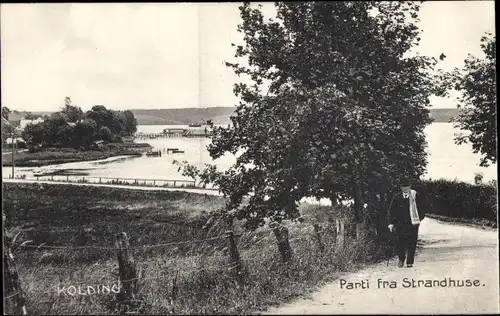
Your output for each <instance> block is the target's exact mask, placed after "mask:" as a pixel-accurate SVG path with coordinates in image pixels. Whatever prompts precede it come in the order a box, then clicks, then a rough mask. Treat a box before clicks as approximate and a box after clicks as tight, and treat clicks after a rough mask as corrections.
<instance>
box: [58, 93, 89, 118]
mask: <svg viewBox="0 0 500 316" xmlns="http://www.w3.org/2000/svg"><path fill="white" fill-rule="evenodd" d="M61 113H64V114H65V115H66V116H67V117H68V122H75V123H76V122H78V121H80V120H82V119H83V118H84V116H85V115H84V113H83V111H82V109H81V108H80V107H79V106H75V105H72V101H71V98H70V97H65V98H64V106H63V108H62V109H61Z"/></svg>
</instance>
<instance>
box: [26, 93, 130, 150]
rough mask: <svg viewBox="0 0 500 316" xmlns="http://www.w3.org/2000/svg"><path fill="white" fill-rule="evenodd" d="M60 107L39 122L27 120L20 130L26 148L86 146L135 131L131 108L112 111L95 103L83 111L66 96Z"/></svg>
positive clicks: (86, 147)
mask: <svg viewBox="0 0 500 316" xmlns="http://www.w3.org/2000/svg"><path fill="white" fill-rule="evenodd" d="M64 103H65V104H64V106H63V108H62V109H61V110H60V111H58V112H55V113H52V114H51V115H50V116H46V117H45V120H44V122H43V123H39V124H29V125H28V126H26V128H25V129H24V131H23V135H22V136H23V139H24V140H26V143H27V145H28V148H30V149H31V150H35V148H40V147H59V148H76V149H89V148H91V147H92V146H93V144H94V142H95V141H98V140H103V141H109V142H121V141H122V137H124V136H131V135H133V134H134V133H135V132H136V131H137V120H136V118H135V117H134V114H133V113H132V112H131V111H128V110H127V111H115V110H111V109H106V107H105V106H103V105H95V106H93V107H92V109H90V110H89V111H87V112H83V111H82V109H81V108H80V107H79V106H75V105H72V104H71V99H70V98H69V97H66V99H65V102H64Z"/></svg>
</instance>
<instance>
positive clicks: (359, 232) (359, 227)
mask: <svg viewBox="0 0 500 316" xmlns="http://www.w3.org/2000/svg"><path fill="white" fill-rule="evenodd" d="M364 233H365V225H364V223H356V240H360V239H361V238H362V237H363V235H364Z"/></svg>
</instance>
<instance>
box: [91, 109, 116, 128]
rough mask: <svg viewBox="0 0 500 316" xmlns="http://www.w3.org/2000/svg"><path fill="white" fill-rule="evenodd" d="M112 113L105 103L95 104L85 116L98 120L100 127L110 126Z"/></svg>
mask: <svg viewBox="0 0 500 316" xmlns="http://www.w3.org/2000/svg"><path fill="white" fill-rule="evenodd" d="M111 116H112V113H111V112H110V111H108V109H106V107H105V106H104V105H94V106H93V107H92V108H91V109H90V111H87V113H85V117H86V118H88V119H91V120H93V121H94V122H96V124H97V126H98V127H101V126H108V125H107V124H109V122H111Z"/></svg>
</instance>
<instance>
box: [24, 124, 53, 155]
mask: <svg viewBox="0 0 500 316" xmlns="http://www.w3.org/2000/svg"><path fill="white" fill-rule="evenodd" d="M45 126H46V125H45V124H44V123H42V124H28V125H27V126H26V127H25V128H24V130H23V133H22V138H23V139H24V140H25V141H26V144H27V145H28V148H29V149H30V150H31V151H33V150H34V148H35V147H36V146H43V145H47V141H50V139H49V138H47V137H46V133H45Z"/></svg>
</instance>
